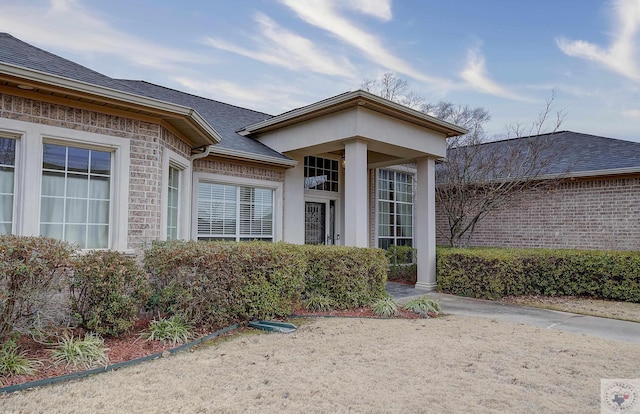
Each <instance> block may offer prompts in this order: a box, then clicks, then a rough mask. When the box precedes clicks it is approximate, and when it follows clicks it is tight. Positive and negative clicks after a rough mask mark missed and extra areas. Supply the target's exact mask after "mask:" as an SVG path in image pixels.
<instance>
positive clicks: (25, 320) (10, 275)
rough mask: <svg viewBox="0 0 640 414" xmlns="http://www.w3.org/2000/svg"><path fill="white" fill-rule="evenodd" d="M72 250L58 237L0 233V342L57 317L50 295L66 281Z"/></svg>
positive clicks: (45, 323) (35, 328) (57, 291)
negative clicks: (14, 333)
mask: <svg viewBox="0 0 640 414" xmlns="http://www.w3.org/2000/svg"><path fill="white" fill-rule="evenodd" d="M73 252H74V250H73V247H72V246H71V245H70V244H69V243H67V242H63V241H60V240H54V239H50V238H47V237H26V236H14V235H11V234H4V235H0V343H1V342H3V341H4V340H5V339H7V338H8V337H10V336H11V335H12V334H13V332H14V331H15V330H18V331H23V332H24V331H30V332H34V331H37V330H40V329H43V328H45V327H46V325H48V324H49V323H54V322H57V321H58V320H59V319H60V316H61V315H59V310H58V309H56V308H57V306H56V304H55V303H52V301H51V297H52V295H55V294H56V293H59V292H60V291H61V290H62V289H63V288H64V286H65V284H66V282H67V279H68V277H69V273H70V271H71V266H72V262H71V257H72V255H73Z"/></svg>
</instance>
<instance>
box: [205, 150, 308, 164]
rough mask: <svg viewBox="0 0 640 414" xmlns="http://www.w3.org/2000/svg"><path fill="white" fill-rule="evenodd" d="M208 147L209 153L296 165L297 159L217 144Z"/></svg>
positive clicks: (254, 160)
mask: <svg viewBox="0 0 640 414" xmlns="http://www.w3.org/2000/svg"><path fill="white" fill-rule="evenodd" d="M210 148H211V154H218V155H226V156H229V157H234V158H242V159H245V160H249V161H252V162H264V163H267V164H275V165H280V166H285V167H295V166H296V165H298V161H296V160H291V159H286V158H278V157H271V156H269V155H260V154H255V153H253V152H244V151H238V150H232V149H228V148H220V147H217V146H211V147H210Z"/></svg>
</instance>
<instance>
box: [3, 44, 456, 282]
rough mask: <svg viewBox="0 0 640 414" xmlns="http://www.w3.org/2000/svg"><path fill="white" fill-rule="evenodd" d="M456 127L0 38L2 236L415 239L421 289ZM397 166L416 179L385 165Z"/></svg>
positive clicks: (387, 107) (372, 242) (372, 102)
mask: <svg viewBox="0 0 640 414" xmlns="http://www.w3.org/2000/svg"><path fill="white" fill-rule="evenodd" d="M465 132H466V131H465V130H464V129H463V128H460V127H457V126H455V125H452V124H449V123H447V122H444V121H442V120H439V119H436V118H433V117H430V116H428V115H425V114H423V113H420V112H417V111H414V110H411V109H409V108H406V107H403V106H401V105H398V104H395V103H393V102H390V101H387V100H385V99H382V98H380V97H378V96H375V95H372V94H370V93H367V92H364V91H354V92H347V93H344V94H341V95H338V96H335V97H332V98H328V99H325V100H323V101H320V102H316V103H313V104H311V105H308V106H305V107H302V108H297V109H293V110H291V111H289V112H285V113H283V114H280V115H277V116H271V115H268V114H265V113H261V112H256V111H252V110H250V109H246V108H240V107H237V106H233V105H229V104H225V103H222V102H217V101H214V100H211V99H206V98H203V97H199V96H195V95H191V94H187V93H183V92H180V91H176V90H172V89H168V88H165V87H162V86H158V85H154V84H150V83H147V82H143V81H131V80H121V79H113V78H110V77H108V76H105V75H103V74H100V73H97V72H95V71H92V70H90V69H88V68H86V67H83V66H80V65H78V64H76V63H74V62H71V61H69V60H66V59H63V58H61V57H59V56H56V55H53V54H51V53H49V52H46V51H44V50H41V49H39V48H36V47H34V46H32V45H29V44H27V43H25V42H22V41H20V40H19V39H16V38H14V37H12V36H11V35H9V34H0V234H2V233H13V234H17V235H44V236H49V237H54V238H58V239H63V240H68V241H70V242H73V243H75V244H77V245H78V246H79V248H80V249H113V250H119V251H123V252H129V253H131V254H140V252H141V251H142V250H143V249H145V248H147V247H148V246H149V245H150V244H151V242H152V241H154V240H166V239H193V240H220V239H222V240H238V241H243V240H267V241H285V242H290V243H299V244H301V243H314V244H339V245H347V246H360V247H367V246H380V247H385V246H388V245H389V244H410V245H413V246H415V247H417V248H418V249H419V250H420V251H421V252H422V254H421V255H420V259H419V261H418V285H417V286H418V287H421V288H426V289H429V288H432V287H433V286H435V196H434V194H435V179H434V168H435V160H436V159H438V158H441V157H443V156H444V155H445V153H446V138H447V137H448V136H455V135H460V134H463V133H465ZM407 163H412V164H415V166H416V169H415V170H416V177H417V180H413V179H412V177H411V176H410V175H409V174H408V173H407V172H405V171H403V170H402V169H399V168H396V167H394V166H396V165H402V164H407ZM414 218H415V219H414Z"/></svg>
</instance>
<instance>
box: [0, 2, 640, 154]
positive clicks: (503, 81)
mask: <svg viewBox="0 0 640 414" xmlns="http://www.w3.org/2000/svg"><path fill="white" fill-rule="evenodd" d="M0 31H2V32H8V33H10V34H11V35H13V36H15V37H17V38H19V39H21V40H23V41H26V42H28V43H31V44H33V45H35V46H38V47H40V48H42V49H45V50H47V51H49V52H52V53H55V54H57V55H59V56H62V57H65V58H67V59H70V60H72V61H74V62H77V63H79V64H82V65H84V66H87V67H89V68H91V69H93V70H96V71H98V72H100V73H103V74H105V75H107V76H110V77H113V78H125V79H137V80H145V81H148V82H152V83H156V84H159V85H163V86H166V87H170V88H173V89H178V90H181V91H184V92H188V93H192V94H195V95H199V96H204V97H207V98H211V99H215V100H218V101H222V102H226V103H230V104H233V105H238V106H242V107H246V108H251V109H255V110H258V111H262V112H266V113H269V114H272V115H277V114H279V113H282V112H285V111H288V110H291V109H294V108H298V107H301V106H304V105H308V104H311V103H314V102H317V101H319V100H322V99H325V98H328V97H331V96H334V95H338V94H340V93H343V92H346V91H351V90H356V89H359V88H360V87H361V85H362V83H363V81H365V80H368V79H376V78H379V77H380V76H382V75H383V74H384V73H389V72H392V73H394V74H395V75H396V76H398V77H400V78H402V79H404V80H406V81H407V82H408V84H409V89H410V90H411V91H412V92H414V93H416V94H418V95H420V96H421V97H423V98H424V99H425V100H426V101H427V102H434V103H435V102H438V101H448V102H452V103H455V104H458V105H468V106H470V107H482V108H485V109H486V110H487V111H489V113H490V114H491V121H490V122H489V123H488V124H487V127H486V130H487V133H488V135H489V136H491V137H493V138H500V137H504V136H505V135H506V133H507V132H506V131H507V130H508V126H513V125H520V126H521V129H522V130H524V131H526V130H528V129H527V128H528V126H530V125H531V124H532V123H533V122H534V121H535V120H536V118H537V117H538V114H539V113H540V112H541V111H543V110H544V108H545V104H546V102H547V101H548V100H549V99H550V98H551V96H552V95H554V94H555V99H554V101H553V105H554V106H553V108H552V109H553V111H562V112H563V113H564V114H565V120H564V122H563V124H562V125H561V127H560V129H561V130H571V131H575V132H582V133H587V134H594V135H602V136H607V137H612V138H620V139H627V140H632V141H638V142H640V0H599V1H596V0H536V1H525V0H522V1H513V0H481V1H478V0H448V1H443V0H233V1H232V0H201V1H196V0H181V1H176V0H108V1H105V0H24V1H15V0H0ZM552 128H553V125H552V124H551V123H549V124H548V127H547V129H546V130H548V129H552Z"/></svg>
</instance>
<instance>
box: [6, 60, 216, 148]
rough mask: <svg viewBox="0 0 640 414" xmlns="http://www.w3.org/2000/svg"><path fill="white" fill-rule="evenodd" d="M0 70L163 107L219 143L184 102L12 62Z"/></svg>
mask: <svg viewBox="0 0 640 414" xmlns="http://www.w3.org/2000/svg"><path fill="white" fill-rule="evenodd" d="M0 74H6V75H10V76H16V77H20V78H22V79H26V80H29V81H34V82H39V83H45V84H48V85H51V86H57V87H62V88H65V89H70V90H73V91H77V92H82V93H87V94H91V95H97V96H101V97H104V98H108V99H115V100H118V101H120V102H122V103H123V104H129V105H141V106H144V107H147V108H150V109H153V110H159V111H166V112H170V113H173V114H177V115H181V116H184V117H186V118H188V119H190V120H191V121H192V123H193V125H194V126H195V127H196V129H198V130H199V131H200V132H201V133H202V134H204V135H206V136H207V138H208V139H209V140H211V142H212V143H219V142H220V141H222V137H221V136H220V134H218V132H217V131H216V130H215V129H214V128H213V127H212V126H211V125H209V124H208V123H207V121H206V120H205V119H204V118H203V117H202V116H201V115H200V114H199V113H198V112H197V111H196V110H195V109H192V108H189V107H186V106H183V105H178V104H174V103H170V102H166V101H161V100H158V99H153V98H149V97H146V96H141V95H135V94H132V93H129V92H123V91H120V90H117V89H113V88H108V87H104V86H98V85H94V84H91V83H87V82H82V81H78V80H75V79H70V78H65V77H62V76H56V75H52V74H50V73H45V72H41V71H38V70H34V69H28V68H24V67H21V66H15V65H11V64H8V63H0ZM21 83H23V82H21Z"/></svg>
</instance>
